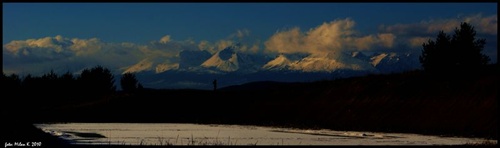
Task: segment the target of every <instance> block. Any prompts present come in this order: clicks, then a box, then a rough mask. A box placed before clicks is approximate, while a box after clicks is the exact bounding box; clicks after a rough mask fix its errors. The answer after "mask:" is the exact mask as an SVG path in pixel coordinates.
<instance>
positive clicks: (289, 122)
mask: <svg viewBox="0 0 500 148" xmlns="http://www.w3.org/2000/svg"><path fill="white" fill-rule="evenodd" d="M497 75H498V70H497V67H490V68H488V69H485V70H483V71H479V72H476V73H474V74H458V75H453V76H450V75H439V76H437V75H428V74H425V73H423V72H421V71H413V72H406V73H402V74H388V75H370V76H365V77H356V78H348V79H339V80H332V81H318V82H311V83H277V82H255V83H250V84H245V85H241V86H232V87H227V88H222V89H219V90H217V91H216V92H214V91H206V90H186V89H183V90H153V89H144V90H142V91H139V92H136V93H115V94H112V95H106V96H103V97H96V98H88V99H84V100H82V99H79V100H76V101H75V100H73V101H63V103H56V104H48V103H43V101H42V102H40V101H35V102H38V103H39V104H33V103H31V104H30V102H29V101H24V102H20V101H17V102H16V101H14V102H9V104H10V105H7V106H6V107H5V109H2V114H3V116H4V118H5V119H7V120H4V121H5V122H6V123H7V126H3V128H4V129H3V131H6V132H2V140H4V139H5V140H7V141H11V142H15V141H16V140H18V141H30V140H36V141H44V144H45V143H47V144H59V143H60V142H58V141H57V139H53V138H51V137H50V136H49V137H47V136H43V134H45V133H43V132H41V131H36V129H33V126H31V124H32V123H50V122H180V123H182V122H186V123H220V124H253V125H268V126H283V127H297V128H328V129H333V130H360V131H380V132H410V133H419V134H431V135H443V136H462V137H482V138H489V139H497V138H498V127H497V124H498V122H497V115H498V114H497V90H498V76H497ZM31 95H34V97H33V98H32V99H40V98H36V94H31ZM25 133H28V134H29V136H27V137H24V136H26V135H25ZM11 134H12V135H15V136H10V135H11ZM37 138H38V139H37Z"/></svg>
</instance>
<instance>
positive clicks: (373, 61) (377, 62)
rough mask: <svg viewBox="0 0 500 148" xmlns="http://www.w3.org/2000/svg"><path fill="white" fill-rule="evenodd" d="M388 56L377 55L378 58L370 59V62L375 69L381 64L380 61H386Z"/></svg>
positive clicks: (385, 54)
mask: <svg viewBox="0 0 500 148" xmlns="http://www.w3.org/2000/svg"><path fill="white" fill-rule="evenodd" d="M387 55H388V54H387V53H382V54H379V55H376V56H372V57H371V58H370V60H371V62H370V63H371V64H372V65H373V66H374V67H375V66H377V65H378V64H379V63H380V61H382V59H384V58H385V57H387Z"/></svg>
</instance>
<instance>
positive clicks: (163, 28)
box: [2, 3, 497, 72]
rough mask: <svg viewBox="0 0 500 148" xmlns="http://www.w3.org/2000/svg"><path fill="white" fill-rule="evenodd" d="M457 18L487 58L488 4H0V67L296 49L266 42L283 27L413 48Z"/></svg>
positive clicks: (491, 41) (493, 22) (492, 20)
mask: <svg viewBox="0 0 500 148" xmlns="http://www.w3.org/2000/svg"><path fill="white" fill-rule="evenodd" d="M465 20H467V21H470V22H471V23H472V25H474V26H475V27H476V29H477V30H478V36H479V37H483V38H486V39H487V46H488V47H487V49H486V50H485V52H486V53H487V55H490V56H492V59H494V60H495V61H496V59H497V58H496V53H497V51H496V50H497V43H496V40H497V33H496V32H497V3H3V24H2V25H3V26H2V27H3V40H2V41H3V54H4V61H3V62H4V68H3V70H4V71H7V72H20V71H25V70H26V69H30V68H29V67H30V66H31V67H38V68H40V69H42V68H46V69H50V68H52V69H53V68H54V66H53V65H58V63H63V64H68V62H75V63H74V64H75V65H83V66H85V65H90V64H99V63H98V62H105V63H111V64H109V65H110V66H111V67H113V68H115V69H116V70H117V71H124V70H126V69H127V67H130V66H131V65H133V64H136V63H138V62H140V61H141V60H143V59H144V58H147V57H148V55H146V54H147V53H154V52H158V53H160V52H161V53H162V55H165V57H166V58H169V55H175V54H176V53H178V52H179V51H181V50H188V48H189V49H190V50H191V49H192V48H197V47H199V48H200V50H204V49H205V48H206V49H207V50H208V49H210V50H211V53H213V52H216V51H217V50H219V48H217V46H223V45H228V44H231V43H235V42H244V44H248V46H249V47H251V46H252V45H253V46H256V47H258V49H257V48H256V50H258V51H259V52H263V53H269V52H299V51H298V50H299V49H297V50H288V49H278V48H281V47H282V46H278V45H276V44H277V43H278V42H277V41H280V42H279V43H281V42H282V41H285V40H283V39H281V38H278V37H283V36H287V35H290V34H292V32H293V31H292V30H293V29H299V30H300V31H299V32H300V33H301V35H299V37H302V38H315V39H319V38H320V37H319V36H313V35H310V34H311V32H313V31H314V30H317V31H324V32H331V33H333V34H335V35H344V36H348V37H353V38H354V39H353V40H350V38H348V39H346V40H343V41H342V42H341V43H342V45H351V44H355V45H353V47H352V48H359V49H360V50H364V51H369V50H372V51H381V50H390V51H396V50H399V49H393V48H400V47H408V48H414V49H419V48H421V43H422V42H421V41H425V40H426V39H429V38H434V37H435V36H436V34H437V31H438V30H445V31H448V32H451V29H453V28H454V27H457V26H458V23H459V22H461V21H465ZM350 24H354V25H350ZM322 26H324V27H323V28H322ZM339 27H340V30H338V29H337V30H335V29H336V28H339ZM325 28H326V30H321V29H325ZM419 29H420V30H419ZM280 33H282V34H281V36H278V35H279V34H280ZM308 34H309V35H308ZM344 36H342V37H341V39H345V38H343V37H344ZM273 37H274V38H273ZM44 38H52V39H54V41H48V40H47V41H46V42H43V41H44V40H43V39H44ZM57 38H59V39H58V40H57V42H56V41H55V40H56V39H57ZM162 39H165V40H163V42H162ZM272 39H274V41H271V40H272ZM349 41H359V42H355V43H354V42H353V43H348V42H349ZM167 42H168V43H170V45H161V46H160V44H161V43H167ZM366 42H369V43H366ZM63 43H64V45H63ZM125 43H126V45H125ZM174 43H176V45H175V46H176V47H177V46H179V48H183V49H179V48H175V49H174V47H173V46H174V45H173V44H174ZM365 43H366V45H364V44H365ZM66 44H68V45H66ZM201 44H203V48H204V49H201V48H202V45H201ZM205 44H207V46H211V47H206V46H205ZM339 44H340V43H339ZM359 44H363V46H358V45H359ZM378 44H380V45H378ZM382 44H383V45H382ZM399 44H403V45H399ZM77 45H78V46H77ZM91 45H92V46H91ZM94 45H95V46H94ZM180 45H182V47H180ZM70 46H71V47H70ZM146 46H147V47H146ZM91 47H92V48H93V49H90V48H91ZM301 47H309V46H305V45H304V46H301ZM342 47H345V46H342ZM382 47H384V48H383V49H382ZM87 48H89V49H87ZM184 48H186V49H184ZM339 48H340V47H339ZM96 50H99V51H96ZM105 50H106V51H105ZM108 50H109V51H108ZM300 50H302V49H300ZM305 50H308V49H305ZM336 50H337V49H336ZM90 51H92V52H90ZM111 51H112V52H111ZM266 51H269V52H266ZM171 52H173V53H171ZM301 52H303V51H301ZM6 54H7V56H8V57H6ZM81 55H86V57H85V59H82V58H76V57H81ZM106 55H109V56H112V59H116V61H111V60H109V59H110V58H111V57H107V56H106ZM122 55H126V56H122ZM493 56H494V57H493ZM171 57H173V56H171ZM96 59H97V60H96ZM121 59H122V61H120V60H121ZM85 60H92V62H89V63H86V62H85ZM125 60H129V61H126V62H123V61H125ZM130 60H131V61H130ZM42 61H43V62H42ZM170 62H175V60H170ZM44 63H45V64H44ZM48 65H52V67H51V66H48ZM102 65H106V64H102ZM15 67H25V68H23V69H24V70H21V69H19V68H17V69H16V68H15ZM63 67H70V66H63ZM56 69H57V67H56Z"/></svg>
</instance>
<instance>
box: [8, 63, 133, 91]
mask: <svg viewBox="0 0 500 148" xmlns="http://www.w3.org/2000/svg"><path fill="white" fill-rule="evenodd" d="M1 79H2V85H3V86H4V90H5V95H7V96H19V95H21V96H23V95H33V96H39V97H49V98H58V99H63V98H67V97H94V96H102V95H107V94H112V93H114V92H116V86H115V77H114V75H113V74H112V73H111V71H110V70H109V69H107V68H104V67H102V66H99V65H98V66H95V67H93V68H90V69H88V68H87V69H84V70H83V71H82V72H81V74H80V75H76V76H75V75H73V74H72V73H70V72H69V71H68V72H66V73H64V74H62V75H58V74H56V73H54V71H50V72H49V73H46V74H43V75H42V76H33V75H31V74H28V75H26V76H24V77H23V78H21V77H20V76H19V75H17V74H11V75H6V74H5V73H2V78H1ZM120 85H121V87H122V90H123V91H124V92H126V93H134V92H136V91H137V90H139V89H142V88H143V86H142V85H141V84H140V83H139V81H138V80H137V78H136V77H135V74H133V73H125V74H123V75H122V77H121V79H120Z"/></svg>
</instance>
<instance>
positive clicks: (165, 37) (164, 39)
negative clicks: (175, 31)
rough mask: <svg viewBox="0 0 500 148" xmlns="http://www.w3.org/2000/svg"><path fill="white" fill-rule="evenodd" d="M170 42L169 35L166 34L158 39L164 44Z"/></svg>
mask: <svg viewBox="0 0 500 148" xmlns="http://www.w3.org/2000/svg"><path fill="white" fill-rule="evenodd" d="M168 42H170V35H166V36H163V37H162V38H161V39H160V43H163V44H166V43H168Z"/></svg>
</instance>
